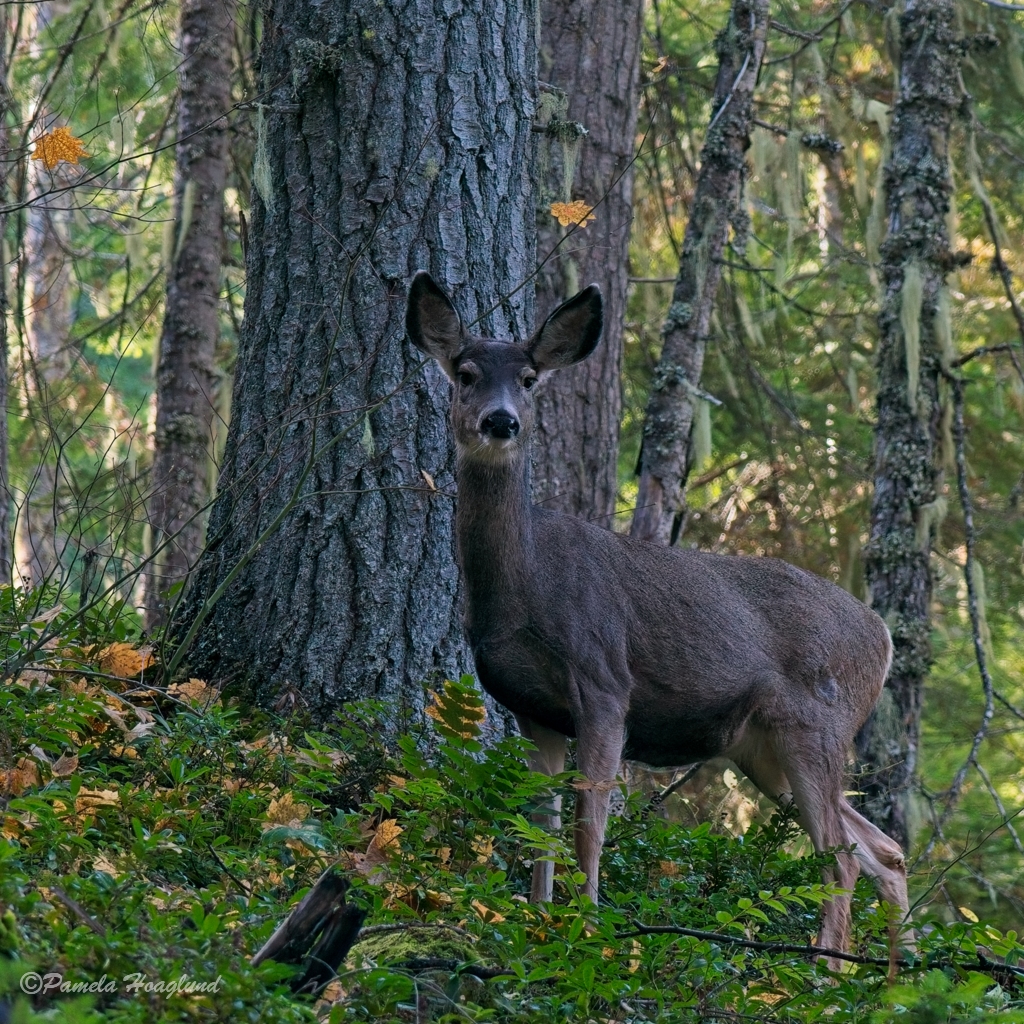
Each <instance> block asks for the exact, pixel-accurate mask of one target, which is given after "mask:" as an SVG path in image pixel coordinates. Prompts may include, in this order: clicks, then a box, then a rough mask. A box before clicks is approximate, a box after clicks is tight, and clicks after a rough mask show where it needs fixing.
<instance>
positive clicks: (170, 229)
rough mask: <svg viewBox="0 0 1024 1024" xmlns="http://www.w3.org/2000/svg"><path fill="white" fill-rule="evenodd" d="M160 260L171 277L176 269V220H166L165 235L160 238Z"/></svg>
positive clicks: (165, 271)
mask: <svg viewBox="0 0 1024 1024" xmlns="http://www.w3.org/2000/svg"><path fill="white" fill-rule="evenodd" d="M160 262H161V263H162V264H163V268H164V273H165V274H166V275H167V276H168V277H170V276H171V273H172V272H173V270H174V221H173V220H171V219H168V220H165V221H164V227H163V235H162V236H161V239H160Z"/></svg>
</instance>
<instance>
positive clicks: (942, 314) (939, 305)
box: [935, 285, 956, 373]
mask: <svg viewBox="0 0 1024 1024" xmlns="http://www.w3.org/2000/svg"><path fill="white" fill-rule="evenodd" d="M935 340H936V341H937V342H938V344H939V360H940V362H941V363H942V368H943V369H944V370H945V371H946V372H947V373H948V372H949V369H950V366H951V365H952V363H953V360H954V359H955V358H956V349H955V348H954V347H953V321H952V318H951V316H950V307H949V289H948V288H947V287H946V286H945V285H942V286H941V287H940V288H939V294H938V298H937V299H936V302H935Z"/></svg>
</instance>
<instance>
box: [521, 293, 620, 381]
mask: <svg viewBox="0 0 1024 1024" xmlns="http://www.w3.org/2000/svg"><path fill="white" fill-rule="evenodd" d="M603 323H604V313H603V305H602V301H601V289H600V288H598V286H597V285H596V284H592V285H588V286H587V287H586V288H584V289H583V291H581V292H580V293H579V294H578V295H574V296H573V297H572V298H571V299H569V301H568V302H563V303H562V304H561V305H560V306H559V307H558V309H556V310H555V311H554V313H552V314H551V316H549V317H548V318H547V320H545V321H544V324H543V326H542V327H541V329H540V330H539V331H538V332H537V333H536V334H535V335H534V336H533V337H532V338H531V339H530V340H529V341H528V342H527V343H526V351H527V353H528V354H529V356H530V358H531V359H532V360H533V361H534V362H535V363H536V364H537V369H538V370H541V371H544V370H558V369H561V368H562V367H563V366H572V364H573V363H578V362H580V360H582V359H586V358H587V356H589V355H590V353H591V352H593V351H594V349H595V348H596V347H597V343H598V341H599V340H600V338H601V328H602V326H603Z"/></svg>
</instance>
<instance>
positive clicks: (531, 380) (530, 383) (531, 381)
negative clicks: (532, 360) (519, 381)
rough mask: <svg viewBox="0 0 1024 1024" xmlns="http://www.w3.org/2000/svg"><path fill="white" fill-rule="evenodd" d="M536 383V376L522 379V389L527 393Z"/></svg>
mask: <svg viewBox="0 0 1024 1024" xmlns="http://www.w3.org/2000/svg"><path fill="white" fill-rule="evenodd" d="M536 383H537V378H536V376H533V377H524V378H523V387H524V388H526V390H527V391H529V390H530V388H532V387H533V385H534V384H536Z"/></svg>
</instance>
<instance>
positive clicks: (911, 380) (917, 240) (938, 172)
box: [857, 0, 964, 848]
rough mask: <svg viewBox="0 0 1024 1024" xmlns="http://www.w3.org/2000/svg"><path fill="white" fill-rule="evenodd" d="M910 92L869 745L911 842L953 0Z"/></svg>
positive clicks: (892, 296)
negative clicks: (883, 676) (881, 667)
mask: <svg viewBox="0 0 1024 1024" xmlns="http://www.w3.org/2000/svg"><path fill="white" fill-rule="evenodd" d="M899 24H900V53H901V62H900V68H899V91H898V95H897V98H896V105H895V110H894V112H893V118H892V124H891V126H890V133H889V145H890V157H889V161H888V164H887V166H886V168H885V187H886V191H887V194H886V203H887V212H888V237H887V239H886V241H885V242H884V243H883V245H882V246H881V247H880V264H881V265H880V268H879V269H880V279H881V288H882V308H881V311H880V313H879V318H878V324H879V351H878V425H877V428H876V433H875V472H874V497H873V500H872V506H871V534H870V540H869V542H868V545H867V547H866V549H865V553H864V558H865V573H866V577H867V583H868V588H869V591H870V595H871V602H872V605H873V607H874V608H875V610H876V611H877V612H878V613H879V614H880V615H882V616H883V617H884V618H885V620H886V622H887V623H888V624H889V628H890V630H891V631H892V635H893V643H894V647H895V654H894V659H893V665H892V670H891V671H890V673H889V678H888V680H887V682H886V689H885V692H884V694H883V697H882V700H881V701H880V702H879V705H878V707H877V708H876V710H875V713H874V714H873V716H872V718H871V719H870V720H869V721H868V723H867V724H866V725H865V727H864V728H863V729H862V730H861V733H860V735H859V736H858V738H857V752H858V755H859V758H860V761H861V767H862V770H863V772H864V773H865V774H864V775H863V776H862V778H861V779H860V782H859V788H860V789H861V790H862V792H863V794H864V796H863V797H862V799H861V803H862V806H863V809H864V812H865V813H866V814H867V815H868V816H869V817H870V818H871V820H872V821H874V822H875V824H876V825H878V826H879V827H880V828H881V829H883V830H884V831H885V832H887V833H888V834H889V835H891V836H892V837H893V838H894V839H896V840H897V841H898V842H900V843H901V844H902V845H903V846H904V848H907V847H908V846H909V844H910V842H911V840H912V838H913V836H912V831H913V829H912V820H911V801H910V798H911V787H912V783H913V780H914V775H915V771H916V768H917V754H918V739H919V733H920V722H921V697H922V690H923V686H924V681H925V677H926V675H927V673H928V669H929V666H930V664H931V660H932V655H931V643H930V638H929V634H930V628H931V627H930V607H929V606H930V603H931V594H932V576H931V569H930V565H929V553H930V551H931V546H932V542H933V540H934V534H935V526H934V523H935V520H936V518H937V516H936V515H935V512H936V510H937V508H938V507H939V506H937V505H936V499H937V498H939V496H940V495H939V491H940V486H941V475H940V470H939V468H938V465H937V461H938V460H937V452H936V446H937V440H938V437H939V433H940V422H941V416H942V399H941V396H940V378H941V369H942V358H943V345H942V343H941V336H942V333H943V332H945V331H948V320H946V323H945V324H943V322H942V320H943V316H942V314H941V312H940V309H941V306H942V301H941V292H942V289H943V288H944V286H945V279H946V275H947V274H948V273H949V272H950V271H951V270H953V269H954V267H955V266H956V265H957V262H958V260H957V257H956V255H955V254H954V253H953V252H951V249H950V238H949V233H948V229H947V225H946V216H947V213H948V211H949V201H950V193H951V190H952V182H951V180H950V175H949V159H948V149H949V136H950V128H951V126H952V124H953V121H954V118H955V117H956V115H957V111H958V108H959V107H960V105H961V102H962V101H963V98H964V97H963V93H962V91H961V88H960V85H959V82H960V68H959V63H960V59H961V54H962V51H961V49H960V45H959V38H958V35H957V32H956V27H955V11H954V4H953V0H907V3H906V7H905V9H904V10H903V12H902V13H901V14H900V21H899Z"/></svg>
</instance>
